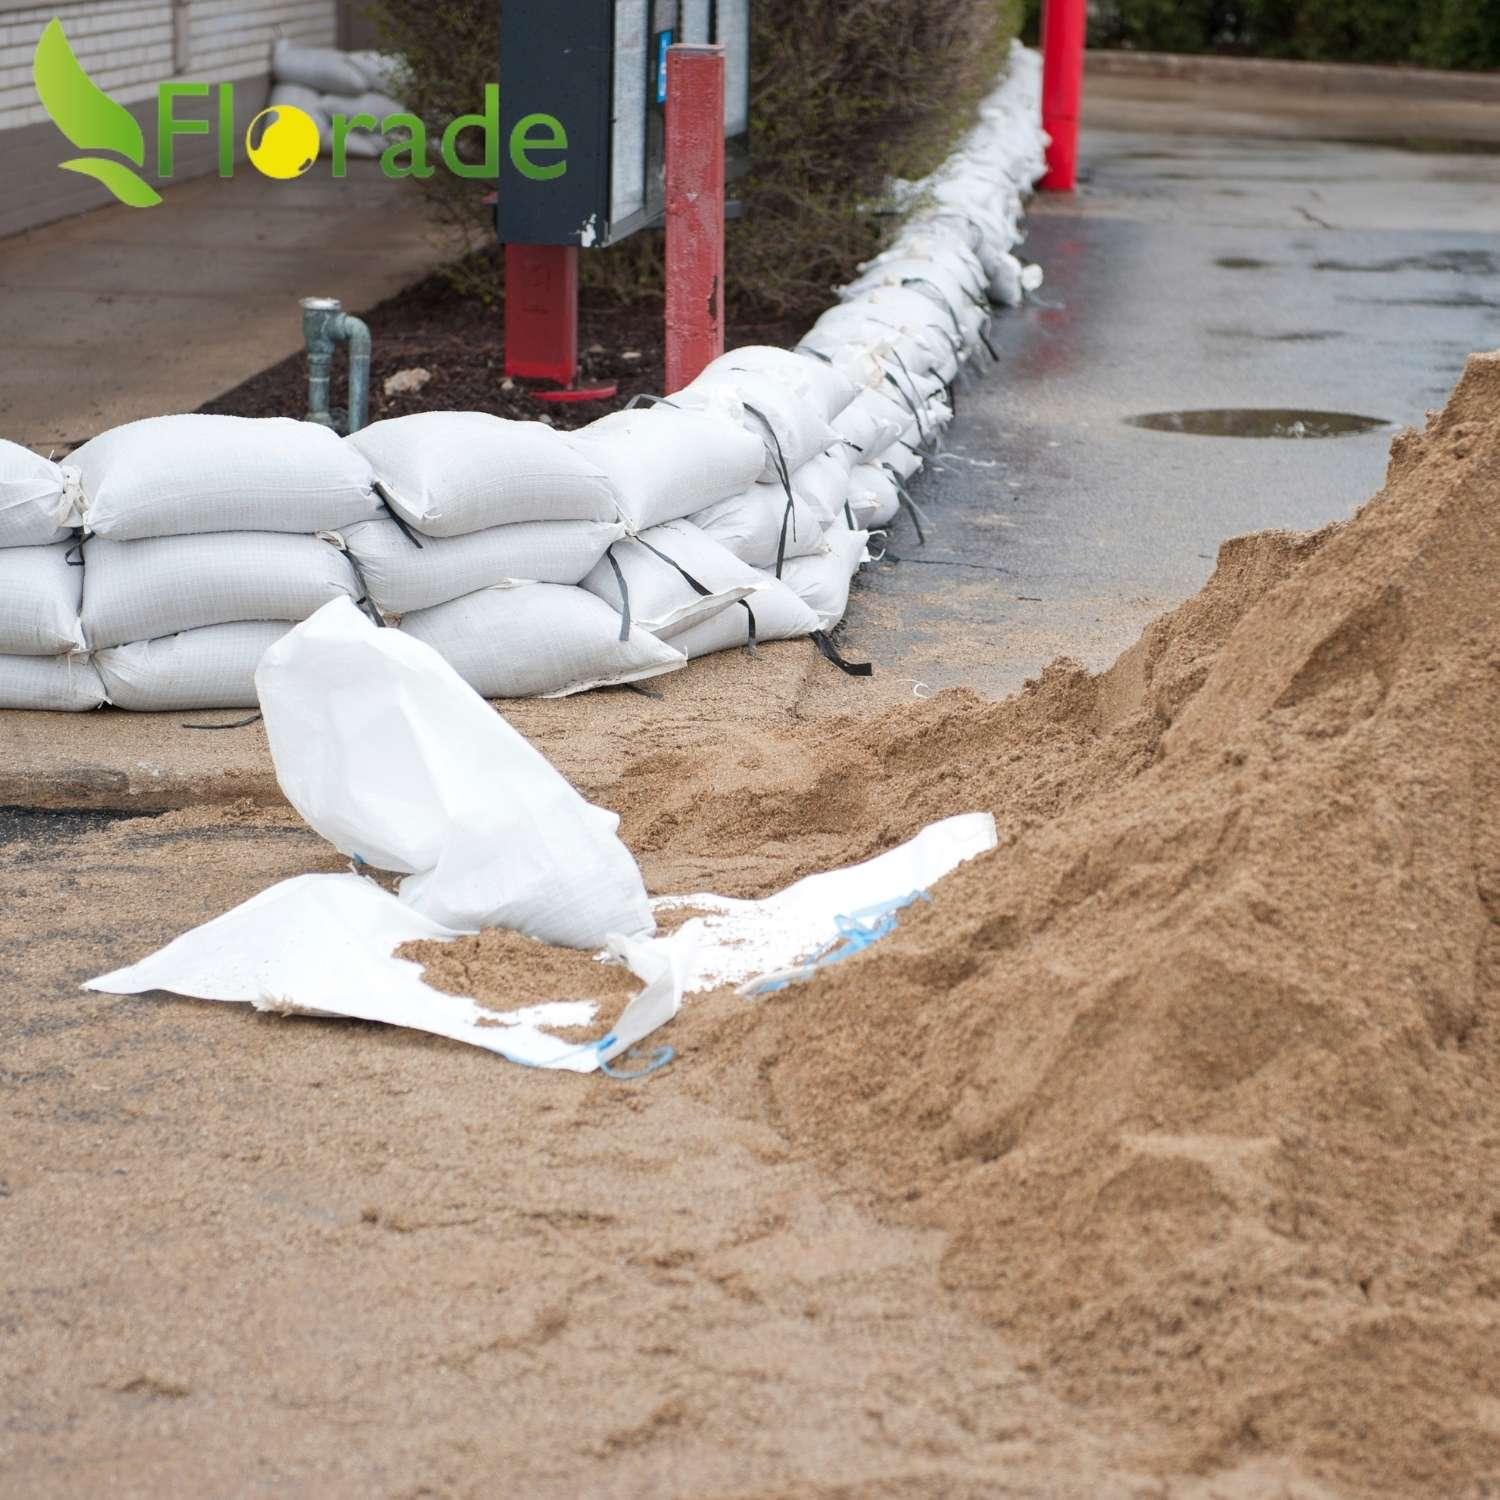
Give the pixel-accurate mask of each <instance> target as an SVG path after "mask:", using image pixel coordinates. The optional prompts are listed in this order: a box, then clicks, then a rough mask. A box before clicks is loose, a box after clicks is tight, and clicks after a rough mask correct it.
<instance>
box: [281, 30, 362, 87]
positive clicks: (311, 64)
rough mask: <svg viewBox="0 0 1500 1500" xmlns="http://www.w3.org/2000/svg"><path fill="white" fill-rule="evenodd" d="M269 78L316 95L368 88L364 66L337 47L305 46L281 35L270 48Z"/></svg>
mask: <svg viewBox="0 0 1500 1500" xmlns="http://www.w3.org/2000/svg"><path fill="white" fill-rule="evenodd" d="M271 77H272V78H274V79H275V80H276V82H277V83H300V84H301V85H302V87H303V88H308V89H313V90H314V91H315V92H317V93H319V94H362V93H364V92H365V91H366V90H367V89H369V88H371V87H372V84H371V82H370V78H369V73H368V71H367V67H366V66H362V65H361V64H360V63H359V62H358V61H356V60H355V58H353V57H351V56H350V55H348V54H347V53H344V52H340V51H339V50H338V48H337V47H308V46H304V45H303V44H302V43H301V42H294V41H292V40H290V39H289V38H288V37H284V36H283V37H277V39H276V44H275V46H274V47H272V49H271Z"/></svg>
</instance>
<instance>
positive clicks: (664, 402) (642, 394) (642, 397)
mask: <svg viewBox="0 0 1500 1500" xmlns="http://www.w3.org/2000/svg"><path fill="white" fill-rule="evenodd" d="M638 406H670V407H671V408H672V410H673V411H681V410H682V408H681V407H680V406H678V405H677V403H676V402H675V401H673V400H672V399H671V398H670V397H668V396H653V395H652V394H651V392H650V391H639V392H637V393H636V394H635V395H634V396H632V397H631V398H630V400H629V401H627V402H626V403H625V410H626V411H634V410H635V409H636V407H638Z"/></svg>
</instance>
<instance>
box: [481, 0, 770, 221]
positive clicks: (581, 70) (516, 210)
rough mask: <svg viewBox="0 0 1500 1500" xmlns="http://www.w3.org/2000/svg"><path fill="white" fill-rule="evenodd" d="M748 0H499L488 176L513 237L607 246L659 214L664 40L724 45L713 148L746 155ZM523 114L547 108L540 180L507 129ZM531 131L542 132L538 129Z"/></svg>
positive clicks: (734, 170)
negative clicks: (556, 126) (517, 159)
mask: <svg viewBox="0 0 1500 1500" xmlns="http://www.w3.org/2000/svg"><path fill="white" fill-rule="evenodd" d="M749 15H750V0H502V4H501V6H500V145H501V150H500V181H499V191H498V198H497V206H496V210H495V224H496V229H497V231H498V234H499V237H500V239H501V240H503V241H505V242H506V243H507V244H517V245H579V246H581V247H583V248H584V249H590V248H598V247H601V246H604V245H612V244H615V243H617V242H618V241H620V240H622V239H624V238H626V236H628V235H630V234H633V233H634V232H635V231H636V230H637V229H641V228H644V227H646V226H647V225H650V224H653V223H655V222H657V221H658V220H659V219H660V217H661V213H662V189H663V181H664V176H665V172H664V165H663V139H664V134H665V130H664V106H665V103H666V73H665V68H666V48H667V46H668V45H670V44H671V43H673V42H719V43H721V44H722V45H723V46H724V48H725V53H726V58H725V63H726V77H725V111H724V114H725V135H726V147H725V159H726V162H727V163H728V167H727V170H728V173H729V175H730V176H737V175H739V174H740V173H741V172H743V171H744V170H745V168H746V167H747V166H748V164H749V151H748V143H749V82H750V79H749V74H750V46H749V42H750V38H749ZM528 115H552V116H554V117H555V118H556V119H557V120H559V121H561V122H562V126H563V129H564V130H565V131H566V132H567V141H568V144H567V149H566V151H549V150H546V149H543V150H539V151H536V152H534V153H533V155H532V160H533V161H535V162H536V163H538V164H541V165H547V164H550V163H553V162H556V161H560V160H566V163H567V170H566V171H565V172H563V173H562V174H561V175H559V176H556V177H552V178H549V179H546V180H536V179H533V178H530V177H527V176H526V175H524V174H523V173H522V172H520V171H519V170H518V169H517V168H516V166H515V164H514V162H513V161H512V159H511V153H510V140H511V133H512V131H513V130H515V128H516V127H517V125H518V124H520V122H522V121H523V120H525V119H526V117H527V116H528ZM540 134H541V136H542V138H545V137H546V131H545V130H542V131H540Z"/></svg>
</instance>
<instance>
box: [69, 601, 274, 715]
mask: <svg viewBox="0 0 1500 1500" xmlns="http://www.w3.org/2000/svg"><path fill="white" fill-rule="evenodd" d="M292 628H293V627H292V626H291V625H288V624H286V623H284V622H265V621H256V622H253V623H251V622H241V623H239V624H235V625H209V626H207V627H205V628H204V629H202V630H184V631H183V632H182V633H181V634H180V635H169V636H164V637H162V639H161V640H157V641H136V642H134V643H133V644H132V645H129V646H112V647H110V649H109V650H108V651H98V652H95V654H94V663H95V665H96V666H97V667H98V668H99V675H100V676H101V677H102V678H103V679H104V687H105V691H106V692H107V693H108V694H109V701H110V702H111V703H113V704H114V705H115V707H116V708H128V709H133V710H135V711H137V712H140V713H161V712H165V711H167V710H173V711H176V710H181V709H193V708H254V707H256V697H255V669H256V667H257V666H259V664H260V659H261V657H262V656H263V655H265V653H266V650H267V648H268V647H270V646H272V645H274V644H275V643H276V642H277V641H279V640H280V639H281V638H282V636H284V635H285V634H286V633H287V631H289V630H291V629H292Z"/></svg>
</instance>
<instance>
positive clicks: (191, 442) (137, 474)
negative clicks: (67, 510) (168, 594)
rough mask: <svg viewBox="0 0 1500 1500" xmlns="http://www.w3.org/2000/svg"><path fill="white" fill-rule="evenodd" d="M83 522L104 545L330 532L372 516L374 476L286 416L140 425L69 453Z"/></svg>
mask: <svg viewBox="0 0 1500 1500" xmlns="http://www.w3.org/2000/svg"><path fill="white" fill-rule="evenodd" d="M72 462H73V463H74V464H76V465H77V467H78V470H79V473H80V475H81V476H82V481H83V499H84V524H85V525H86V526H87V528H88V529H89V530H90V531H91V532H93V533H95V534H96V535H98V536H103V537H108V538H109V539H110V540H111V541H117V542H126V541H136V540H138V539H140V538H141V537H153V536H182V535H191V534H194V533H198V532H205V531H297V532H304V533H308V532H314V531H330V530H336V529H337V528H338V527H340V526H352V525H353V524H354V523H355V522H356V521H367V520H370V519H372V518H373V517H374V516H376V515H378V514H379V513H380V502H379V501H378V500H377V498H376V496H375V491H374V489H373V488H372V484H373V481H374V477H375V476H374V474H373V473H372V471H371V469H370V466H369V464H368V463H366V462H365V460H364V459H363V458H362V457H360V455H359V453H358V452H357V451H356V450H355V449H353V448H350V447H348V446H347V445H346V444H345V443H344V442H343V440H342V439H341V438H339V437H338V435H337V434H336V433H334V432H333V431H332V429H330V428H327V427H320V426H318V425H317V424H315V423H312V422H295V421H293V420H292V419H291V418H290V417H216V416H214V417H211V416H198V415H183V416H173V417H147V418H145V419H144V420H143V421H139V422H127V423H125V425H124V426H123V427H112V428H110V430H109V431H108V432H104V433H101V434H100V435H99V436H98V437H96V438H93V439H92V440H91V441H89V442H87V443H85V444H84V445H83V446H82V447H81V448H79V449H78V450H77V451H76V452H75V453H74V454H73V455H72Z"/></svg>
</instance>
